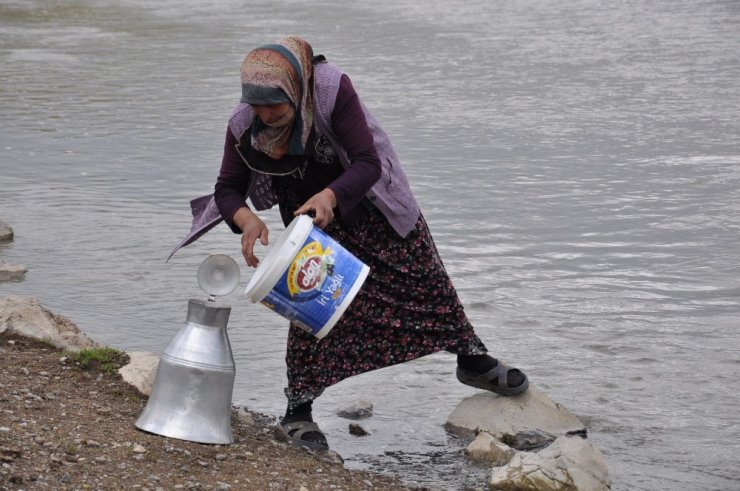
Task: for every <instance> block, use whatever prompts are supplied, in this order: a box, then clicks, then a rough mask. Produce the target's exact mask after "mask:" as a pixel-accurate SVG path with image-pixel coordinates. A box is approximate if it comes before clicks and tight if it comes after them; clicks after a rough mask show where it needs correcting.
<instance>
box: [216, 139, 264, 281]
mask: <svg viewBox="0 0 740 491" xmlns="http://www.w3.org/2000/svg"><path fill="white" fill-rule="evenodd" d="M237 143H238V142H237V140H236V138H235V137H234V135H232V134H231V131H230V130H229V129H227V130H226V142H225V143H224V156H223V159H222V160H221V172H219V174H218V179H216V190H215V192H214V197H215V198H216V206H218V211H219V212H220V213H221V216H222V217H223V218H224V221H226V223H227V224H228V225H229V227H230V228H231V230H232V231H233V232H234V233H237V234H242V255H244V260H245V261H246V262H247V265H249V266H252V267H254V266H257V264H259V259H257V256H255V255H254V243H255V241H256V240H257V239H259V240H260V242H261V243H262V245H267V243H268V235H269V231H268V229H267V226H266V225H265V224H264V222H263V221H262V220H261V219H260V218H259V217H258V216H257V215H255V214H254V213H253V212H252V210H250V209H249V207H248V206H247V204H246V202H245V195H246V194H247V188H248V186H249V179H250V177H251V171H250V170H249V168H248V167H247V166H246V165H244V162H243V161H242V158H241V156H240V155H239V152H237V150H236V144H237Z"/></svg>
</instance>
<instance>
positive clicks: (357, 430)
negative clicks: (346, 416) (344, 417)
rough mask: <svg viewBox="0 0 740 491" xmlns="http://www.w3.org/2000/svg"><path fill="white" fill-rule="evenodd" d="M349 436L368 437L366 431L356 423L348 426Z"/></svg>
mask: <svg viewBox="0 0 740 491" xmlns="http://www.w3.org/2000/svg"><path fill="white" fill-rule="evenodd" d="M349 434H350V435H355V436H366V435H369V433H368V432H367V430H366V429H365V428H363V427H362V426H360V425H358V424H356V423H350V424H349Z"/></svg>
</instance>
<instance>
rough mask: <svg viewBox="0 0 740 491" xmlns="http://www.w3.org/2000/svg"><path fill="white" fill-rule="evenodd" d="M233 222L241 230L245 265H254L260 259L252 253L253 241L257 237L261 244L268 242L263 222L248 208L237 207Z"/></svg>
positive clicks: (267, 232) (267, 231)
mask: <svg viewBox="0 0 740 491" xmlns="http://www.w3.org/2000/svg"><path fill="white" fill-rule="evenodd" d="M233 221H234V223H235V224H236V226H237V227H239V228H240V229H241V230H242V255H243V256H244V260H245V261H246V262H247V266H251V267H253V268H254V267H256V266H257V265H258V264H259V262H260V260H259V259H258V258H257V256H255V255H254V243H255V242H257V239H259V241H260V243H261V244H262V245H265V246H266V245H267V244H268V235H269V233H270V231H269V230H268V229H267V225H265V222H263V221H262V220H260V218H259V217H258V216H257V215H255V214H254V213H253V212H252V210H250V209H249V208H246V207H244V208H239V210H237V212H236V213H234V218H233Z"/></svg>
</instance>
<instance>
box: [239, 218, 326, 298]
mask: <svg viewBox="0 0 740 491" xmlns="http://www.w3.org/2000/svg"><path fill="white" fill-rule="evenodd" d="M312 228H313V219H312V218H311V217H310V216H308V215H299V216H298V217H296V218H295V219H294V220H293V221H292V222H290V224H288V227H287V228H286V229H285V231H283V233H282V234H281V235H280V237H279V238H278V240H277V242H275V244H274V245H273V246H272V248H271V249H270V251H269V252H268V253H267V255H266V256H265V257H264V258H262V261H260V264H259V265H258V266H257V269H256V270H255V272H254V274H253V275H252V278H250V280H249V283H247V287H246V289H245V290H244V294H245V295H246V296H247V298H249V299H250V300H251V301H252V302H253V303H257V302H261V301H262V300H263V299H264V298H265V297H266V296H267V294H268V293H270V291H271V290H272V288H273V287H274V286H275V284H276V283H277V282H278V280H279V279H280V277H281V276H282V275H283V272H284V271H285V268H286V267H288V265H290V263H291V262H292V261H293V258H294V257H295V255H296V254H298V251H299V250H300V248H301V246H302V245H303V242H304V241H305V240H306V237H308V235H309V234H310V233H311V229H312ZM286 245H287V246H288V247H285V246H286Z"/></svg>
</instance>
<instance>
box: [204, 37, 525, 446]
mask: <svg viewBox="0 0 740 491" xmlns="http://www.w3.org/2000/svg"><path fill="white" fill-rule="evenodd" d="M241 82H242V98H241V102H240V103H239V104H238V105H237V106H236V108H235V109H234V112H233V114H232V116H231V119H230V120H229V125H228V130H227V132H226V142H225V146H224V155H223V162H222V166H221V172H220V174H219V177H218V180H217V183H216V187H215V193H214V200H215V204H216V206H217V207H218V211H219V213H220V215H221V216H222V217H223V218H224V219H225V220H226V222H227V223H228V225H229V226H230V227H231V229H232V230H233V231H234V232H235V233H238V234H241V245H242V253H243V255H244V259H245V261H246V263H247V265H249V266H251V267H255V266H257V264H258V263H259V259H258V258H257V257H256V255H255V254H254V245H255V242H256V241H257V240H259V241H260V242H261V243H262V244H263V245H267V243H268V235H269V231H268V228H267V226H266V225H265V223H264V222H263V221H262V220H261V219H260V218H259V217H258V216H257V215H256V214H255V213H254V212H253V211H252V210H251V209H250V208H249V207H248V206H247V205H246V203H245V197H248V198H249V199H250V200H251V202H252V205H253V206H254V207H255V209H257V210H263V209H267V208H270V207H272V206H273V205H275V204H278V205H279V208H280V213H281V217H282V219H283V222H284V223H285V224H286V225H287V224H288V223H290V221H291V220H292V219H293V217H295V216H297V215H301V214H310V215H312V216H313V217H314V223H315V224H316V225H317V226H319V227H321V228H323V229H324V230H325V232H327V233H328V234H329V235H330V236H332V237H333V238H334V239H335V240H337V241H338V242H339V243H341V244H342V245H343V246H344V247H345V248H346V249H348V250H349V251H351V252H352V253H353V254H355V255H356V256H357V257H358V258H359V259H360V260H362V261H363V262H364V263H365V264H367V265H368V266H369V267H370V274H369V276H368V278H367V280H366V281H365V283H364V285H363V287H362V288H361V289H360V291H359V293H358V294H357V296H356V297H355V299H354V301H353V302H352V304H351V305H350V307H349V308H348V309H347V310H346V312H345V313H344V315H343V317H342V318H341V319H340V321H339V322H338V323H337V324H336V326H335V327H334V328H333V329H332V330H331V332H330V333H329V334H328V335H327V336H326V337H325V338H323V339H321V340H317V339H316V338H315V337H313V336H312V335H311V334H309V333H306V332H304V331H303V330H301V329H300V328H298V327H297V326H295V325H291V327H290V330H289V334H288V346H287V354H286V361H287V368H288V387H287V388H286V390H285V393H286V395H287V397H288V407H287V410H286V412H285V416H284V417H283V418H282V420H281V423H280V428H281V431H282V433H283V434H284V435H285V437H286V438H288V439H289V440H290V441H291V442H292V443H296V444H298V445H302V446H307V447H310V448H314V449H328V445H327V442H326V438H325V437H324V435H323V434H322V433H321V430H320V429H319V427H318V426H317V425H316V424H315V423H314V422H313V419H312V417H311V405H312V402H313V400H314V399H316V398H317V397H318V396H319V395H320V394H321V393H322V392H323V390H324V389H325V388H326V387H328V386H330V385H333V384H335V383H337V382H339V381H341V380H343V379H345V378H347V377H350V376H352V375H357V374H359V373H363V372H367V371H370V370H374V369H377V368H383V367H387V366H390V365H394V364H396V363H402V362H405V361H409V360H413V359H416V358H418V357H420V356H424V355H427V354H431V353H435V352H438V351H440V350H447V351H449V352H452V353H456V354H457V361H458V369H457V377H458V379H459V380H460V381H461V382H463V383H465V384H468V385H471V386H473V387H478V388H482V389H487V390H491V391H493V392H496V393H498V394H502V395H515V394H519V393H522V392H524V391H525V390H526V389H527V387H528V380H527V377H526V375H524V374H523V373H522V372H521V371H519V370H518V369H514V368H509V367H506V366H505V365H503V364H502V363H499V362H498V361H497V360H496V359H494V358H492V357H491V356H489V355H488V354H486V352H487V350H486V348H485V346H484V345H483V343H482V342H481V340H480V339H479V338H478V336H477V335H476V334H475V332H474V329H473V327H472V326H471V325H470V323H469V322H468V319H467V317H466V316H465V313H464V312H463V308H462V305H461V303H460V300H459V299H458V296H457V293H456V291H455V289H454V287H453V286H452V283H451V281H450V279H449V277H448V275H447V273H446V271H445V268H444V265H443V264H442V261H441V259H440V257H439V254H438V253H437V249H436V247H435V245H434V242H433V240H432V237H431V235H430V233H429V229H428V228H427V224H426V222H425V221H424V217H423V216H422V214H421V212H420V210H419V207H418V205H417V203H416V200H415V199H414V196H413V194H412V193H411V189H410V187H409V184H408V181H407V180H406V176H405V175H404V173H403V170H402V169H401V166H400V163H399V161H398V157H397V156H396V153H395V151H394V150H393V146H392V145H391V143H390V140H389V139H388V136H387V135H386V134H385V132H384V131H383V130H382V128H380V125H379V124H378V122H377V121H376V120H375V118H374V117H373V116H372V115H371V114H370V113H369V112H368V111H367V110H366V109H365V107H364V106H363V105H362V103H361V102H360V100H359V98H358V96H357V94H356V93H355V91H354V89H353V87H352V83H351V82H350V80H349V78H348V77H347V75H345V74H343V73H342V72H341V71H340V70H339V69H338V68H337V67H336V66H334V65H332V64H330V63H327V62H326V60H325V59H324V57H323V56H317V57H314V56H313V51H312V49H311V46H310V45H309V44H308V43H307V42H306V41H304V40H303V39H300V38H298V37H288V38H286V39H283V40H281V41H279V42H278V43H276V44H271V45H265V46H262V47H259V48H257V49H255V50H253V51H251V52H250V53H248V54H247V56H246V57H245V59H244V62H243V64H242V66H241ZM210 226H212V225H210Z"/></svg>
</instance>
